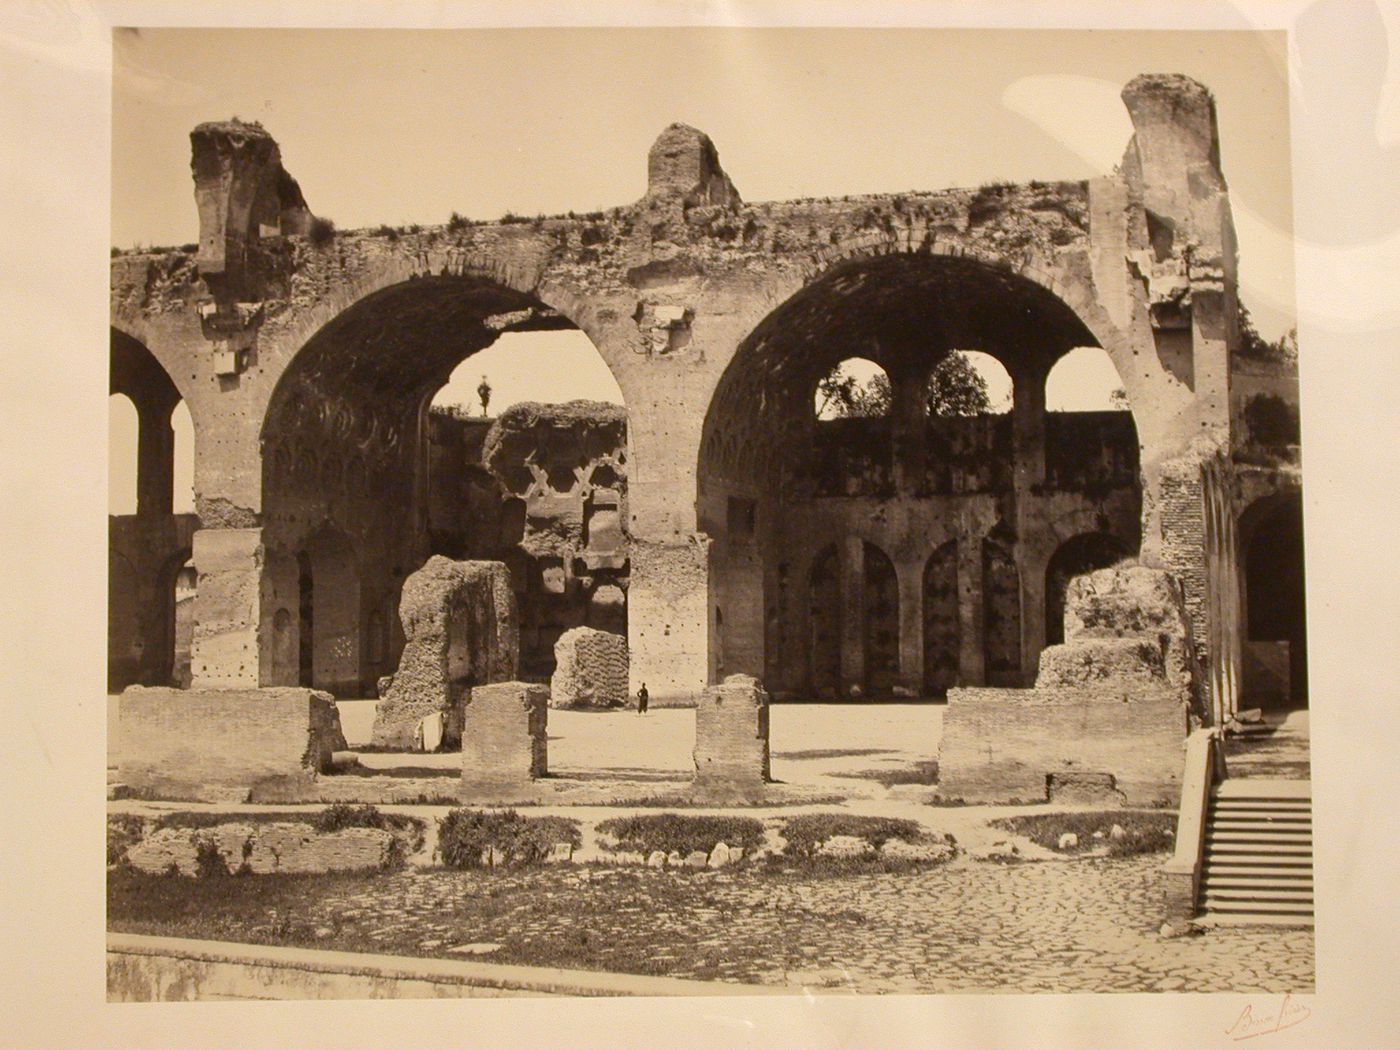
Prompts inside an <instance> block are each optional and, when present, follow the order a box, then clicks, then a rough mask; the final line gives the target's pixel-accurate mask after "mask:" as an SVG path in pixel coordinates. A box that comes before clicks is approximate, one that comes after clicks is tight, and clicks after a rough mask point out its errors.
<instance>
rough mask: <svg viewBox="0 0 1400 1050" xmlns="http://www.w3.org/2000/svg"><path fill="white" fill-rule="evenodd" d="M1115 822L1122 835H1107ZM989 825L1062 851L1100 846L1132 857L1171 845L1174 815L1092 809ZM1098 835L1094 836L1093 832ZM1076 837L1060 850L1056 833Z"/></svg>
mask: <svg viewBox="0 0 1400 1050" xmlns="http://www.w3.org/2000/svg"><path fill="white" fill-rule="evenodd" d="M1114 824H1117V825H1118V826H1119V827H1121V828H1122V829H1123V830H1124V832H1126V834H1125V835H1124V837H1122V838H1120V839H1116V840H1115V839H1111V838H1109V837H1108V833H1109V830H1110V829H1111V828H1112V827H1113V825H1114ZM992 827H995V828H1001V829H1003V830H1004V831H1010V832H1014V833H1015V834H1017V835H1024V836H1025V837H1026V838H1028V839H1030V840H1031V841H1032V842H1034V843H1035V844H1036V845H1037V846H1042V847H1044V848H1045V849H1050V850H1055V851H1057V852H1064V853H1083V852H1086V851H1088V850H1093V849H1096V848H1098V847H1104V848H1106V850H1107V853H1108V856H1110V857H1133V856H1137V855H1138V854H1142V853H1165V852H1166V851H1167V850H1170V849H1172V847H1173V846H1174V845H1175V840H1174V838H1173V836H1174V835H1175V833H1176V814H1175V813H1173V812H1170V811H1158V812H1134V811H1133V810H1096V811H1093V812H1087V813H1032V814H1029V815H1027V816H1021V817H1003V818H1002V819H1000V820H994V821H992ZM1096 831H1098V832H1102V833H1103V837H1102V838H1098V839H1096V838H1094V832H1096ZM1067 832H1068V833H1071V834H1073V835H1076V836H1078V839H1079V844H1078V845H1077V846H1073V847H1071V848H1070V849H1067V850H1063V851H1062V850H1060V848H1059V846H1060V836H1061V835H1063V834H1065V833H1067Z"/></svg>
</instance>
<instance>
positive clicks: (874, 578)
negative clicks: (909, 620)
mask: <svg viewBox="0 0 1400 1050" xmlns="http://www.w3.org/2000/svg"><path fill="white" fill-rule="evenodd" d="M862 551H863V553H864V555H865V565H864V583H865V586H864V595H863V597H864V606H865V608H864V613H865V659H864V661H863V662H864V665H865V695H866V696H870V697H888V696H893V695H894V689H895V686H896V685H898V684H899V580H898V577H896V575H895V571H894V563H893V562H892V561H890V559H889V557H888V555H886V554H885V552H884V551H882V550H881V549H880V548H879V547H877V546H875V545H874V544H873V543H866V544H864V545H863V546H862Z"/></svg>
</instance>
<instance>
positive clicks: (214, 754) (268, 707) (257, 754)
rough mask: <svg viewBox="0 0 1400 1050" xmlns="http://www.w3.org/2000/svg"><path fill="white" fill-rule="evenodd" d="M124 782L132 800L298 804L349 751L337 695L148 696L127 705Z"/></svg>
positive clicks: (133, 694) (238, 692)
mask: <svg viewBox="0 0 1400 1050" xmlns="http://www.w3.org/2000/svg"><path fill="white" fill-rule="evenodd" d="M117 735H118V747H117V753H118V763H119V769H120V779H121V782H122V783H123V784H124V785H125V786H126V792H127V794H129V795H130V796H131V797H133V798H150V799H178V800H195V801H203V802H243V801H246V800H247V799H248V798H249V797H250V796H251V795H252V793H253V792H254V791H257V790H260V789H263V788H272V789H275V790H278V791H280V792H283V793H286V794H289V795H296V794H298V793H300V792H304V791H306V790H309V788H310V785H311V784H312V783H313V782H314V780H315V778H316V775H317V774H318V773H322V772H328V771H329V770H330V767H331V754H332V752H334V751H336V750H338V749H343V748H344V747H345V738H344V737H343V736H342V735H341V732H340V716H339V715H338V714H337V713H336V708H335V700H334V699H333V698H332V697H331V695H330V694H329V693H322V692H317V691H314V690H311V689H295V688H286V689H164V688H153V689H146V688H142V687H140V686H133V687H131V688H130V689H128V690H126V692H124V693H123V694H122V696H121V702H120V704H119V706H118V715H117Z"/></svg>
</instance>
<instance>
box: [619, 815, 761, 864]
mask: <svg viewBox="0 0 1400 1050" xmlns="http://www.w3.org/2000/svg"><path fill="white" fill-rule="evenodd" d="M598 831H599V833H600V834H603V835H610V836H611V837H612V838H613V839H615V840H616V843H617V844H616V845H615V846H612V847H610V848H612V849H614V850H625V851H628V852H635V853H651V852H652V851H654V850H660V851H661V852H662V853H672V852H675V853H680V854H687V853H694V852H695V851H696V850H701V851H703V852H705V853H709V852H710V851H711V850H713V849H714V848H715V846H716V845H717V844H718V843H721V842H723V843H724V844H725V845H726V846H739V847H741V848H742V849H743V850H744V851H745V852H748V851H750V850H753V849H757V848H758V847H759V846H760V845H762V844H763V824H762V823H761V822H760V821H757V820H755V819H754V818H753V817H720V816H709V815H706V814H686V813H647V814H638V815H636V816H631V817H613V818H612V819H611V820H605V821H603V822H602V823H600V824H599V825H598Z"/></svg>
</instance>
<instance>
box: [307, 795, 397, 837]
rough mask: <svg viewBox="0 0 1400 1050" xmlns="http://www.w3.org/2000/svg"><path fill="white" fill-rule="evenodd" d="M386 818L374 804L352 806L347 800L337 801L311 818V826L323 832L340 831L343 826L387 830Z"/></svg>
mask: <svg viewBox="0 0 1400 1050" xmlns="http://www.w3.org/2000/svg"><path fill="white" fill-rule="evenodd" d="M388 823H389V822H388V820H387V819H386V818H385V816H384V814H383V813H381V812H379V810H378V809H377V808H376V807H374V806H369V805H365V806H352V805H351V804H350V803H348V802H337V803H335V804H334V805H331V806H327V807H326V808H325V809H323V810H321V812H320V813H317V814H316V816H315V817H313V818H312V820H311V826H312V827H314V828H315V829H316V830H317V831H319V832H322V833H323V834H324V833H328V832H332V831H340V830H341V829H343V828H378V829H380V830H382V831H387V830H388Z"/></svg>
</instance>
